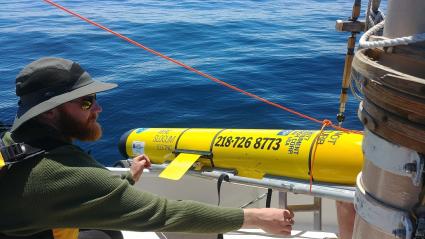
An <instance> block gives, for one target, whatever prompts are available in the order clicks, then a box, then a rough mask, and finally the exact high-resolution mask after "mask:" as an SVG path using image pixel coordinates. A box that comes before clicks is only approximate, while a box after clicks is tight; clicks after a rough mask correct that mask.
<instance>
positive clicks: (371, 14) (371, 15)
mask: <svg viewBox="0 0 425 239" xmlns="http://www.w3.org/2000/svg"><path fill="white" fill-rule="evenodd" d="M372 2H373V4H372ZM379 4H380V0H379V1H377V0H369V3H368V5H367V10H366V27H365V31H367V30H369V29H370V28H371V27H373V26H375V25H376V24H378V23H380V22H382V21H383V20H384V19H385V15H384V13H383V12H381V10H379V9H378V8H379ZM378 35H380V36H381V35H382V31H379V32H378Z"/></svg>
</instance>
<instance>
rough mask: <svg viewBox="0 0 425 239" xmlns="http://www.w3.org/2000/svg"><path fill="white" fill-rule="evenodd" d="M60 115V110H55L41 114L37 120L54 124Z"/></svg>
mask: <svg viewBox="0 0 425 239" xmlns="http://www.w3.org/2000/svg"><path fill="white" fill-rule="evenodd" d="M58 114H59V112H58V109H57V108H53V109H51V110H48V111H46V112H44V113H41V114H40V115H38V116H37V118H38V120H40V121H44V122H54V121H56V119H57V117H58Z"/></svg>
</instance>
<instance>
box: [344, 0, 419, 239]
mask: <svg viewBox="0 0 425 239" xmlns="http://www.w3.org/2000/svg"><path fill="white" fill-rule="evenodd" d="M424 12H425V1H423V0H389V1H388V11H387V14H386V19H385V24H383V25H384V31H383V36H382V37H376V36H373V37H371V39H369V41H372V42H374V41H377V44H376V45H377V46H374V47H371V48H369V49H360V50H358V51H357V52H356V54H355V57H354V60H353V64H352V74H351V77H352V78H353V77H355V78H357V79H360V81H361V82H362V91H363V93H364V99H363V101H362V102H361V103H360V106H359V118H360V120H361V121H362V123H363V124H364V127H365V136H364V140H363V154H364V159H365V160H364V165H363V170H362V172H361V173H360V174H359V175H358V177H357V190H356V195H355V200H354V203H355V209H356V219H355V224H354V231H353V238H354V239H360V238H368V239H369V238H372V239H374V238H379V239H386V238H425V190H424V182H423V181H424V178H423V170H424V159H425V158H424V154H425V43H424V42H423V40H424V34H423V33H425V16H424ZM366 34H367V33H365V35H366ZM418 34H420V35H418ZM413 35H414V36H413ZM405 36H413V37H412V38H408V39H404V40H405V41H403V39H400V40H398V41H394V42H395V44H394V43H393V44H390V45H396V46H386V47H382V45H383V42H382V41H383V40H385V39H394V38H400V37H405ZM421 37H422V38H421ZM415 39H416V40H417V39H419V40H420V39H422V42H419V43H413V44H410V43H409V44H408V45H401V44H404V43H406V42H412V41H415ZM381 43H382V44H381ZM361 45H362V40H361ZM363 46H366V48H368V46H367V44H363Z"/></svg>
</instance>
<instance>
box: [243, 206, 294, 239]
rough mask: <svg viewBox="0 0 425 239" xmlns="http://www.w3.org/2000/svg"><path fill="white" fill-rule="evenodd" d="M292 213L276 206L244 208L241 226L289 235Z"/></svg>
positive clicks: (292, 220)
mask: <svg viewBox="0 0 425 239" xmlns="http://www.w3.org/2000/svg"><path fill="white" fill-rule="evenodd" d="M293 217H294V213H293V212H291V211H289V210H286V209H277V208H246V209H244V222H243V225H242V228H253V227H255V228H260V229H262V230H263V231H265V232H268V233H272V234H275V235H284V236H288V235H291V230H292V225H293V224H294V219H293Z"/></svg>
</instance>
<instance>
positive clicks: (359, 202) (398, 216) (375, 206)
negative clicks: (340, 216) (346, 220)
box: [354, 173, 413, 239]
mask: <svg viewBox="0 0 425 239" xmlns="http://www.w3.org/2000/svg"><path fill="white" fill-rule="evenodd" d="M354 207H355V209H356V212H357V214H358V215H359V216H360V217H361V218H362V219H363V220H365V221H366V222H367V223H369V224H370V225H373V226H375V227H377V228H379V229H380V230H381V231H383V232H385V233H387V234H389V235H391V234H392V235H394V236H395V237H397V238H403V239H411V238H412V235H413V223H412V221H411V219H410V216H409V213H408V212H406V211H403V210H400V209H397V208H393V207H391V206H389V205H387V204H385V203H383V202H380V201H378V200H377V199H375V198H373V197H372V196H371V195H369V194H368V193H367V192H366V191H365V190H364V188H363V186H362V182H361V173H359V175H358V176H357V188H356V194H355V197H354ZM383 218H385V220H382V219H383Z"/></svg>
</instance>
